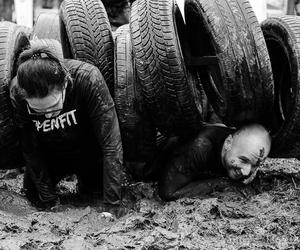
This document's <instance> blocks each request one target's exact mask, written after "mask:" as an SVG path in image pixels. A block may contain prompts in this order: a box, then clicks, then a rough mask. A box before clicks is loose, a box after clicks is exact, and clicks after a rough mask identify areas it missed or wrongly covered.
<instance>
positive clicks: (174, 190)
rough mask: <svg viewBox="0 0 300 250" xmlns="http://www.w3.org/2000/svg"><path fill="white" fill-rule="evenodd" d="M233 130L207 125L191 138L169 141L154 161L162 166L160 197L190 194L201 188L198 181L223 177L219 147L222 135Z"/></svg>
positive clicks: (223, 171) (224, 137)
mask: <svg viewBox="0 0 300 250" xmlns="http://www.w3.org/2000/svg"><path fill="white" fill-rule="evenodd" d="M233 132H234V130H233V129H232V128H228V127H223V126H217V125H216V126H214V125H209V126H207V127H205V128H204V129H203V130H201V132H199V134H198V135H197V136H196V137H194V138H190V139H187V140H185V141H179V140H177V142H176V140H175V141H174V139H173V142H171V143H170V142H169V145H167V146H166V147H165V148H164V149H163V150H162V152H161V156H160V157H159V159H158V160H157V162H159V164H163V165H164V168H165V172H164V174H163V176H162V178H161V180H160V181H159V193H160V196H161V198H162V199H164V200H174V199H178V198H180V197H184V196H190V197H191V196H194V195H196V194H197V190H199V188H201V187H203V184H201V180H204V179H210V178H216V177H222V176H227V172H226V170H225V168H224V167H223V166H222V163H221V150H222V146H223V143H224V141H225V139H226V137H227V136H228V135H229V134H231V133H233ZM165 156H167V157H165ZM156 164H157V163H156ZM199 181H200V182H199Z"/></svg>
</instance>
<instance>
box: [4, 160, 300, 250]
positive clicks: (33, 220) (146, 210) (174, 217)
mask: <svg viewBox="0 0 300 250" xmlns="http://www.w3.org/2000/svg"><path fill="white" fill-rule="evenodd" d="M22 178H23V176H22V173H19V172H16V171H1V172H0V249H1V250H2V249H5V250H6V249H41V250H44V249H45V250H46V249H47V250H50V249H53V250H54V249H55V250H56V249H70V250H71V249H72V250H74V249H80V250H82V249H104V250H105V249H114V250H115V249H145V250H146V249H153V250H154V249H239V250H242V249H243V250H244V249H270V250H271V249H300V162H299V161H298V160H295V159H268V160H267V162H266V163H265V164H264V166H263V167H262V169H261V170H260V172H259V173H258V178H256V179H255V181H254V182H253V183H252V184H251V185H248V186H237V185H232V186H229V187H228V186H227V187H224V188H223V189H220V190H218V191H214V192H212V193H210V194H206V195H205V196H203V197H200V198H197V199H181V200H178V201H176V202H169V203H164V202H162V201H161V200H160V199H159V198H158V197H157V194H156V187H155V184H152V183H146V184H143V183H140V184H138V185H137V187H136V189H135V195H136V197H137V198H138V201H137V203H136V205H135V207H134V208H133V209H132V210H131V211H130V212H129V213H128V214H127V215H125V216H124V217H121V218H119V219H110V218H106V217H103V214H102V213H101V211H102V209H101V203H97V204H94V203H91V204H83V203H76V204H75V205H74V204H73V205H65V206H63V207H62V208H61V209H60V211H58V212H51V211H48V212H46V211H36V210H35V208H34V207H31V206H30V204H29V203H28V202H27V201H26V199H24V197H23V196H22V190H21V183H22ZM74 185H75V184H74V181H72V180H69V181H64V182H63V183H62V184H61V186H60V190H61V191H62V192H65V193H69V192H72V191H74V187H75V186H74Z"/></svg>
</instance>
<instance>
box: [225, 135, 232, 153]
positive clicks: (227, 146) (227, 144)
mask: <svg viewBox="0 0 300 250" xmlns="http://www.w3.org/2000/svg"><path fill="white" fill-rule="evenodd" d="M232 141H233V137H232V135H228V136H227V137H226V139H225V141H224V149H225V150H226V151H228V150H230V149H231V147H232Z"/></svg>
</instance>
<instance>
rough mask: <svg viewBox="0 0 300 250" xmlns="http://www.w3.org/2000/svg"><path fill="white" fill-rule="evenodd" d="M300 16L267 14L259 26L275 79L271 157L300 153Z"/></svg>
mask: <svg viewBox="0 0 300 250" xmlns="http://www.w3.org/2000/svg"><path fill="white" fill-rule="evenodd" d="M299 26H300V17H299V16H282V17H273V18H268V19H267V20H265V21H263V22H262V24H261V28H262V31H263V34H264V37H265V40H266V44H267V47H268V50H269V55H270V59H271V64H272V69H273V75H274V82H275V105H274V112H273V119H272V129H271V131H272V137H273V141H272V149H271V156H273V157H297V158H299V157H300V134H299V129H300V32H299Z"/></svg>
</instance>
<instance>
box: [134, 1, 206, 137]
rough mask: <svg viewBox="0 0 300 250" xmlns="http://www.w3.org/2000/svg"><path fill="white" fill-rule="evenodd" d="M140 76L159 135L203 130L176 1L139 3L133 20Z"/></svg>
mask: <svg viewBox="0 0 300 250" xmlns="http://www.w3.org/2000/svg"><path fill="white" fill-rule="evenodd" d="M130 29H131V39H132V43H133V53H134V57H135V66H136V69H137V75H138V77H139V79H140V82H141V85H142V93H143V98H144V100H145V104H146V106H147V108H148V110H149V112H150V114H151V116H152V118H153V120H154V122H155V125H156V126H157V128H158V129H159V131H160V132H161V133H162V134H164V135H167V136H172V135H183V136H184V135H187V134H190V133H194V132H196V131H198V130H199V129H200V128H201V124H202V120H203V119H202V107H201V99H200V97H199V95H198V93H199V91H198V90H197V86H195V85H193V83H192V82H191V81H189V80H188V79H187V77H188V69H187V68H186V67H185V62H184V58H183V53H182V50H181V46H184V21H183V18H182V16H181V13H180V11H179V8H178V6H177V5H176V4H175V1H174V0H137V1H135V2H133V4H132V7H131V17H130Z"/></svg>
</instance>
